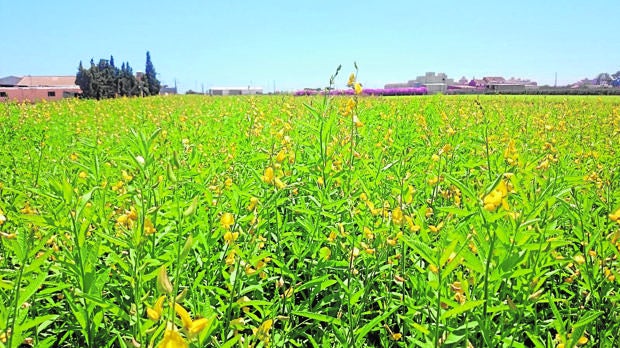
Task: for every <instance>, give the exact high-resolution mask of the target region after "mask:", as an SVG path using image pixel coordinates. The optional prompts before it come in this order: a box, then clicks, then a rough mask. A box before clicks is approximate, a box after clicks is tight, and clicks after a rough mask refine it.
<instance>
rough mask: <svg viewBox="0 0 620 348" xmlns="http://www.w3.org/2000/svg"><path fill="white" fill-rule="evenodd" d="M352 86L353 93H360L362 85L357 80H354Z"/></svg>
mask: <svg viewBox="0 0 620 348" xmlns="http://www.w3.org/2000/svg"><path fill="white" fill-rule="evenodd" d="M353 88H354V89H355V94H357V95H359V94H362V85H361V84H360V83H359V82H356V83H355V86H354V87H353Z"/></svg>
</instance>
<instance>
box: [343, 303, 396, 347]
mask: <svg viewBox="0 0 620 348" xmlns="http://www.w3.org/2000/svg"><path fill="white" fill-rule="evenodd" d="M398 308H399V307H394V308H392V309H390V310H389V311H387V312H385V313H383V314H382V315H380V316H378V317H375V318H374V319H372V320H371V321H369V322H368V323H366V325H364V326H362V327H361V328H359V329H357V330H355V331H354V334H355V336H356V339H355V341H356V342H357V344H358V345H359V346H362V345H363V343H364V342H363V339H364V338H365V337H366V335H368V333H369V332H370V331H371V330H373V329H379V328H381V322H382V321H384V320H385V319H387V318H388V317H389V316H391V315H392V314H394V312H396V310H398Z"/></svg>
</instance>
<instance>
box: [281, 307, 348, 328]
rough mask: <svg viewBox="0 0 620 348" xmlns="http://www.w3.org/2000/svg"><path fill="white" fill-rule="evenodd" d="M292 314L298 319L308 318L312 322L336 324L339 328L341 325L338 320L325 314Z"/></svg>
mask: <svg viewBox="0 0 620 348" xmlns="http://www.w3.org/2000/svg"><path fill="white" fill-rule="evenodd" d="M292 314H293V315H297V316H300V317H304V318H308V319H313V320H317V321H321V322H324V323H330V324H336V325H339V326H340V325H342V322H341V321H340V319H338V318H334V317H330V316H328V315H325V314H319V313H313V312H306V311H293V313H292Z"/></svg>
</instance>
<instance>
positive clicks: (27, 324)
mask: <svg viewBox="0 0 620 348" xmlns="http://www.w3.org/2000/svg"><path fill="white" fill-rule="evenodd" d="M56 318H58V315H56V314H48V315H43V316H39V317H34V318H33V319H32V320H27V321H26V322H24V323H23V324H21V325H18V329H19V331H27V330H30V329H31V328H33V327H35V326H39V325H40V324H43V323H45V322H49V323H51V322H53V321H54V320H55V319H56ZM49 323H48V324H49Z"/></svg>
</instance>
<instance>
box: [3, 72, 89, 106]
mask: <svg viewBox="0 0 620 348" xmlns="http://www.w3.org/2000/svg"><path fill="white" fill-rule="evenodd" d="M80 93H82V90H81V89H80V86H78V85H76V83H75V76H21V77H20V76H7V77H3V78H0V101H6V100H14V101H18V102H23V101H30V102H35V101H39V100H60V99H63V98H72V97H75V96H76V95H79V94H80Z"/></svg>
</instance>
